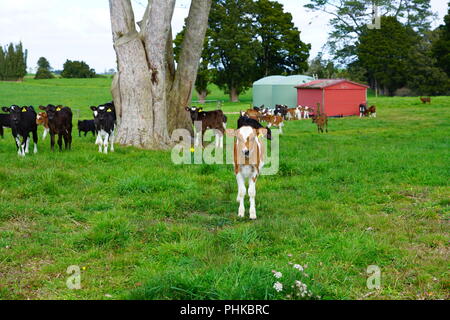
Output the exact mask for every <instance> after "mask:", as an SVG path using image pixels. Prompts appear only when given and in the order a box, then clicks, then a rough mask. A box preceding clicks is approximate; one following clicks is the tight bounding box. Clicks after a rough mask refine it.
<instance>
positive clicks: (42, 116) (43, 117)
mask: <svg viewBox="0 0 450 320" xmlns="http://www.w3.org/2000/svg"><path fill="white" fill-rule="evenodd" d="M36 124H37V125H38V126H43V127H44V134H43V135H42V140H45V138H46V137H47V135H48V133H49V132H50V127H49V126H48V116H47V112H39V113H38V115H37V117H36Z"/></svg>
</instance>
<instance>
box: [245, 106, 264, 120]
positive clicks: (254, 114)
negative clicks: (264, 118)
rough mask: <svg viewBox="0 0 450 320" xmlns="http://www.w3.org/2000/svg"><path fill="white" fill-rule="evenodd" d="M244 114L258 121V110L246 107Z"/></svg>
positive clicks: (259, 116)
mask: <svg viewBox="0 0 450 320" xmlns="http://www.w3.org/2000/svg"><path fill="white" fill-rule="evenodd" d="M245 116H247V117H249V118H250V119H253V120H256V121H259V120H260V118H261V113H260V112H259V110H254V109H248V110H247V111H245Z"/></svg>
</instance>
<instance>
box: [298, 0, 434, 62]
mask: <svg viewBox="0 0 450 320" xmlns="http://www.w3.org/2000/svg"><path fill="white" fill-rule="evenodd" d="M374 5H376V6H377V8H378V14H379V15H380V16H385V17H387V16H392V17H394V18H395V19H396V20H398V21H399V22H400V23H401V24H403V25H405V26H407V27H409V28H411V29H412V30H414V31H416V32H418V33H424V32H425V31H427V30H429V28H430V24H431V20H432V18H433V17H434V14H433V13H432V11H431V5H430V0H358V1H348V0H309V3H308V4H306V5H305V7H306V8H308V9H311V10H315V11H322V12H325V13H327V14H329V15H331V16H332V18H331V20H330V24H331V26H332V31H331V33H330V37H329V43H328V47H329V48H328V49H329V50H330V52H331V53H333V54H334V55H335V57H336V58H338V59H339V61H340V62H341V63H344V64H348V63H351V62H352V61H354V60H355V59H356V44H357V40H358V38H359V37H360V36H361V35H362V34H363V32H365V29H366V28H367V24H371V23H373V18H374V13H375V12H374V8H375V7H374Z"/></svg>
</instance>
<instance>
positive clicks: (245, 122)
mask: <svg viewBox="0 0 450 320" xmlns="http://www.w3.org/2000/svg"><path fill="white" fill-rule="evenodd" d="M245 126H247V127H252V128H253V129H261V128H264V127H263V125H262V124H261V123H259V122H258V121H256V120H255V119H252V118H249V117H247V116H245V115H241V117H240V118H239V119H238V123H237V127H238V129H240V128H242V127H245ZM266 129H267V139H268V140H272V131H271V130H270V128H268V127H267V128H266Z"/></svg>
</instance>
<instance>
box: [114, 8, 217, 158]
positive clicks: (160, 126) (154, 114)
mask: <svg viewBox="0 0 450 320" xmlns="http://www.w3.org/2000/svg"><path fill="white" fill-rule="evenodd" d="M109 3H110V11H111V26H112V32H113V40H114V49H115V51H116V55H117V64H118V72H117V74H116V76H115V78H114V81H113V85H112V88H111V92H112V95H113V98H114V102H115V105H116V108H117V110H118V120H119V126H118V127H119V128H118V142H119V143H120V144H122V145H129V146H136V147H141V148H147V149H167V148H170V147H171V144H172V142H171V141H170V134H171V133H172V131H173V130H174V129H177V128H186V129H190V130H192V129H191V127H192V125H191V120H190V117H189V115H188V113H187V112H185V111H184V107H185V106H188V105H189V103H190V101H191V97H192V88H193V85H194V83H195V80H196V77H197V69H198V64H199V61H200V57H201V53H202V50H203V40H204V37H205V33H206V28H207V23H208V15H209V11H210V8H211V0H193V1H192V4H191V9H190V12H189V17H188V19H187V27H186V36H185V39H184V42H183V47H182V52H181V56H180V57H181V59H180V63H179V65H178V69H177V70H175V63H174V56H173V42H172V30H171V20H172V15H173V11H174V6H175V0H166V1H161V0H151V1H149V4H148V7H147V9H146V11H145V15H144V18H143V20H142V21H141V22H140V24H139V26H140V29H141V31H140V32H139V33H138V32H137V30H136V24H135V18H134V13H133V9H132V6H131V2H130V0H110V1H109Z"/></svg>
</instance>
